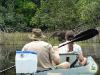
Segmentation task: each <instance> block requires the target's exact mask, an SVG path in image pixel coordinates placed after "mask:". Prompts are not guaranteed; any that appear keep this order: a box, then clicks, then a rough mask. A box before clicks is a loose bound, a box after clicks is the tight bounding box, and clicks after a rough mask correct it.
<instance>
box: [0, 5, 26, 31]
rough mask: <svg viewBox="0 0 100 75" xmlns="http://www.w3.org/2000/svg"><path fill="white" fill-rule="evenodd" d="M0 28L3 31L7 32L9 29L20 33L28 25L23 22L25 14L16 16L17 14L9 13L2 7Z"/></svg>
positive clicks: (0, 9)
mask: <svg viewBox="0 0 100 75" xmlns="http://www.w3.org/2000/svg"><path fill="white" fill-rule="evenodd" d="M0 11H1V12H0V27H1V29H2V30H3V31H4V30H7V29H8V28H10V29H11V28H12V29H15V30H17V31H20V30H21V29H22V28H23V27H26V26H27V24H26V22H25V21H24V20H23V17H24V15H23V14H16V13H15V12H8V11H9V10H7V9H6V8H5V7H0Z"/></svg>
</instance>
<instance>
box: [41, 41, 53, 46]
mask: <svg viewBox="0 0 100 75" xmlns="http://www.w3.org/2000/svg"><path fill="white" fill-rule="evenodd" d="M41 43H42V44H43V45H51V44H50V43H48V42H45V41H41Z"/></svg>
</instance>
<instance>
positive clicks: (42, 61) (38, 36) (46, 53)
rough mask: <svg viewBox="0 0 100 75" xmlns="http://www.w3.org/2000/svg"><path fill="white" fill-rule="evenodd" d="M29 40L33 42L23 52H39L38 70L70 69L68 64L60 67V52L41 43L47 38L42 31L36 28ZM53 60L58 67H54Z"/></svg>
mask: <svg viewBox="0 0 100 75" xmlns="http://www.w3.org/2000/svg"><path fill="white" fill-rule="evenodd" d="M29 38H30V39H32V40H33V41H32V42H30V43H28V44H26V45H25V46H24V47H23V49H22V51H33V52H37V60H38V64H37V67H38V69H47V68H51V69H65V68H69V67H70V64H69V63H68V62H64V63H62V64H61V65H58V64H59V62H60V58H59V53H58V50H54V49H53V48H52V45H51V44H49V43H46V42H44V41H40V40H42V39H44V38H45V36H44V35H43V34H42V32H41V29H37V28H34V29H33V30H32V33H31V34H29ZM52 60H53V62H54V63H55V64H57V66H53V64H52Z"/></svg>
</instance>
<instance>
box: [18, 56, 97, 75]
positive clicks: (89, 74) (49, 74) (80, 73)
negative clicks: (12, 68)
mask: <svg viewBox="0 0 100 75" xmlns="http://www.w3.org/2000/svg"><path fill="white" fill-rule="evenodd" d="M87 59H88V65H86V66H82V67H75V68H70V69H54V70H49V71H44V72H39V73H35V74H31V75H94V74H95V73H96V72H97V68H96V69H95V70H91V68H90V66H91V64H93V63H95V64H96V62H95V61H94V60H93V58H92V57H91V56H88V57H87ZM17 75H21V74H17ZM22 75H30V74H22Z"/></svg>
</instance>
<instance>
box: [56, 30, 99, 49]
mask: <svg viewBox="0 0 100 75" xmlns="http://www.w3.org/2000/svg"><path fill="white" fill-rule="evenodd" d="M97 34H99V32H98V30H96V29H89V30H87V31H84V32H82V33H80V34H78V35H76V36H75V37H74V38H73V40H71V41H69V42H67V43H65V44H63V45H60V46H58V48H60V47H62V46H64V45H66V44H69V43H71V42H75V41H83V40H87V39H90V38H92V37H94V36H96V35H97Z"/></svg>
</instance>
